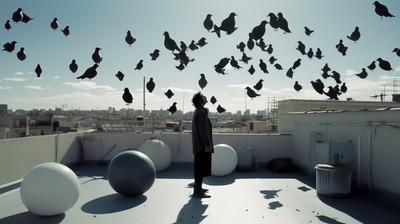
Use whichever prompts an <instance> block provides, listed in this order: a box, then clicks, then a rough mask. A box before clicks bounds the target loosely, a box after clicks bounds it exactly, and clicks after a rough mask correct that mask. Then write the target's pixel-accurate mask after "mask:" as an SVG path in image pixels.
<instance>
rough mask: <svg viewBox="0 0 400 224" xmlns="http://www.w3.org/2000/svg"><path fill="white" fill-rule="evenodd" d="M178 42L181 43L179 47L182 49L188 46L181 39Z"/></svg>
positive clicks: (184, 49)
mask: <svg viewBox="0 0 400 224" xmlns="http://www.w3.org/2000/svg"><path fill="white" fill-rule="evenodd" d="M180 44H181V45H180V47H181V49H182V51H187V48H188V47H187V46H186V44H185V42H183V41H181V42H180Z"/></svg>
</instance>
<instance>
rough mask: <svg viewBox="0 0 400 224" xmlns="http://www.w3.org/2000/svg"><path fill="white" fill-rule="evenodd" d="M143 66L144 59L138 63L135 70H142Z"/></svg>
mask: <svg viewBox="0 0 400 224" xmlns="http://www.w3.org/2000/svg"><path fill="white" fill-rule="evenodd" d="M142 68H143V60H140V61H139V62H138V63H137V64H136V68H135V69H134V70H140V69H142Z"/></svg>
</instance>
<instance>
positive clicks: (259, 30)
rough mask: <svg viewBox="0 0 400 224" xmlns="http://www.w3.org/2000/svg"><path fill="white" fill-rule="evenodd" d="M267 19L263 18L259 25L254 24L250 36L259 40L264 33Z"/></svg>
mask: <svg viewBox="0 0 400 224" xmlns="http://www.w3.org/2000/svg"><path fill="white" fill-rule="evenodd" d="M267 23H268V22H267V21H266V20H263V21H261V23H260V25H258V26H256V27H254V28H253V30H252V31H251V36H252V37H253V39H254V40H256V41H257V40H259V39H260V38H262V37H263V36H264V34H265V25H267Z"/></svg>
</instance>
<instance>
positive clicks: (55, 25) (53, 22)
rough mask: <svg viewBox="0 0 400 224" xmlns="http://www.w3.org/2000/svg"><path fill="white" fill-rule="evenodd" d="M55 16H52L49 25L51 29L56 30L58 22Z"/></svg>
mask: <svg viewBox="0 0 400 224" xmlns="http://www.w3.org/2000/svg"><path fill="white" fill-rule="evenodd" d="M57 20H58V19H57V18H54V19H53V21H51V23H50V27H51V28H52V29H53V30H57V29H58V22H57Z"/></svg>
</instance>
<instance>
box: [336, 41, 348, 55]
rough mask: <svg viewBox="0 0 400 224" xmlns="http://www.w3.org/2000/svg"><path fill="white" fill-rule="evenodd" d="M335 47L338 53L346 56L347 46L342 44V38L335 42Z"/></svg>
mask: <svg viewBox="0 0 400 224" xmlns="http://www.w3.org/2000/svg"><path fill="white" fill-rule="evenodd" d="M336 49H337V50H338V51H339V52H340V53H342V55H343V56H346V51H347V47H346V46H344V44H343V40H342V39H340V40H339V43H338V44H336Z"/></svg>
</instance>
